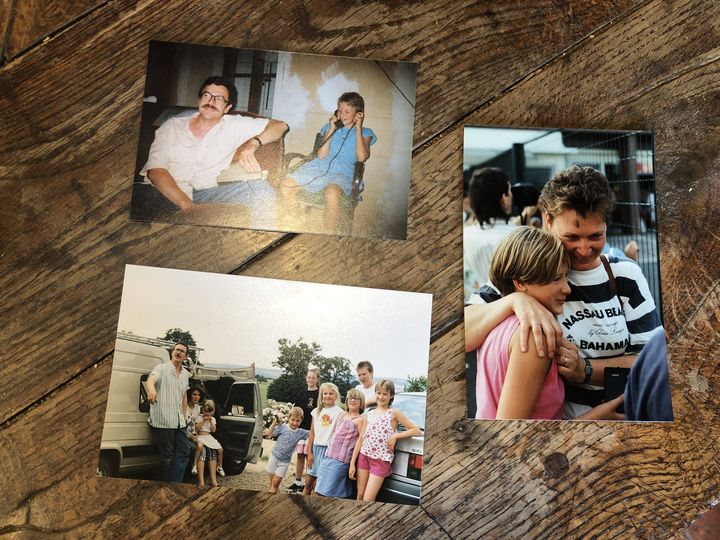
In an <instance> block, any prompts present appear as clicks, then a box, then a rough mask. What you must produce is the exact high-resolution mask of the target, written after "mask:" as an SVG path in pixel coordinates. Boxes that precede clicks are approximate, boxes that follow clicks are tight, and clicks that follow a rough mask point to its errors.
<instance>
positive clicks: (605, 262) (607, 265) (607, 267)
mask: <svg viewBox="0 0 720 540" xmlns="http://www.w3.org/2000/svg"><path fill="white" fill-rule="evenodd" d="M600 260H601V261H602V263H603V266H604V267H605V272H607V275H608V277H609V278H610V288H612V290H613V292H614V293H615V296H617V299H618V300H619V301H620V309H622V310H623V311H624V310H625V307H624V306H623V301H622V298H620V291H619V290H618V286H617V281H615V274H613V271H612V268H611V267H610V263H609V262H608V260H607V259H606V258H605V257H604V256H602V255H600Z"/></svg>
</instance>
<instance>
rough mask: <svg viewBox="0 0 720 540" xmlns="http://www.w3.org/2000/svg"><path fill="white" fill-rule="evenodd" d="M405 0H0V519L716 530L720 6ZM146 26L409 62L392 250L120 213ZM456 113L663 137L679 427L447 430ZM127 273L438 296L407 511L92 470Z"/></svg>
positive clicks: (158, 529) (162, 35)
mask: <svg viewBox="0 0 720 540" xmlns="http://www.w3.org/2000/svg"><path fill="white" fill-rule="evenodd" d="M405 4H406V3H403V2H395V1H391V0H387V1H384V2H383V1H371V2H340V1H337V0H326V1H322V2H321V1H317V0H311V1H308V2H297V1H287V0H285V1H282V0H273V1H248V2H228V1H223V2H220V1H204V2H183V1H179V0H168V1H164V2H147V1H145V2H139V1H136V2H133V1H127V0H117V1H109V0H105V1H92V0H83V1H75V2H64V1H61V0H43V1H41V0H0V39H1V41H0V61H1V65H0V110H2V115H0V212H1V217H0V227H1V229H0V299H1V301H0V343H1V344H2V346H1V347H0V421H2V430H1V431H0V470H2V475H3V479H2V498H1V499H0V533H5V534H9V535H10V537H26V536H40V535H44V534H48V533H56V534H61V535H65V536H68V537H77V536H108V537H113V536H116V537H138V536H144V535H149V536H151V537H160V536H168V535H173V534H174V533H179V534H184V535H188V534H191V535H192V536H193V537H198V538H203V537H207V536H208V535H210V537H223V536H226V535H227V536H241V535H242V536H244V537H247V538H260V537H263V538H316V537H324V538H375V537H377V538H393V539H394V538H418V539H419V538H433V539H435V538H560V537H570V538H579V537H596V536H597V537H599V538H631V537H632V538H672V537H674V536H675V535H678V536H679V537H680V536H685V537H694V538H701V537H703V538H711V537H714V538H717V536H714V535H717V534H719V533H718V520H717V519H716V514H715V512H716V511H718V510H720V508H714V507H713V505H714V503H716V502H717V497H718V496H720V465H719V461H718V459H717V456H718V448H720V395H719V392H718V389H719V388H720V369H718V353H717V350H718V347H719V346H720V338H719V335H720V334H718V330H719V329H720V288H719V286H718V284H719V283H720V265H718V258H719V257H720V235H719V234H718V232H717V231H718V227H717V224H718V223H719V222H720V202H719V198H718V193H720V190H719V189H718V188H719V185H718V184H719V183H720V114H718V111H720V84H719V83H720V73H719V72H720V62H719V61H718V60H719V59H720V4H718V3H717V2H715V1H714V0H697V1H687V0H652V1H648V0H644V1H631V0H607V1H594V0H592V1H591V0H584V1H580V0H575V1H573V0H565V1H550V0H535V1H529V0H527V1H520V2H494V1H489V0H488V1H485V2H479V3H478V2H460V1H457V2H456V1H445V2H441V1H436V2H413V3H409V2H408V3H407V5H405ZM151 39H158V40H164V41H176V42H193V43H202V44H208V45H223V46H230V47H236V46H239V47H245V48H259V49H276V50H288V51H294V52H308V53H321V54H341V55H347V56H357V57H370V58H377V59H383V60H400V61H412V62H417V63H418V64H419V69H418V87H417V109H416V118H415V136H414V144H415V146H414V152H413V160H412V187H411V197H410V207H409V212H410V216H409V226H408V240H407V241H383V240H364V239H349V238H335V237H327V236H319V235H293V234H278V233H264V232H249V231H242V230H232V229H222V228H209V227H194V226H186V225H174V226H173V225H166V224H149V223H134V222H130V221H129V218H128V209H129V201H130V191H131V182H132V175H133V166H134V159H135V151H136V148H135V146H136V141H137V133H138V129H139V123H140V112H141V100H140V97H141V96H142V92H143V85H144V76H145V61H146V54H147V44H148V41H149V40H151ZM465 123H476V124H486V125H522V126H537V127H578V128H580V127H582V128H603V129H611V128H612V129H642V130H652V131H654V132H655V143H656V147H655V150H656V154H655V171H656V176H657V190H658V210H657V215H658V222H659V231H660V232H659V242H660V253H661V261H660V266H661V279H662V289H663V306H664V309H665V311H664V317H665V325H666V328H667V331H668V333H669V335H670V345H669V352H670V356H671V357H670V374H671V384H672V389H673V402H674V408H675V415H676V421H675V422H674V423H672V424H664V425H661V424H654V425H628V424H623V425H618V424H611V425H608V424H602V423H592V422H591V423H529V422H502V423H475V422H468V421H464V420H463V415H464V411H465V399H464V395H465V380H464V354H463V339H462V336H463V323H462V311H463V310H462V297H463V292H462V291H463V287H462V257H461V255H462V253H461V252H462V231H461V224H460V198H461V189H462V188H461V185H462V179H461V178H462V140H463V137H462V135H463V125H464V124H465ZM126 263H133V264H143V265H151V266H161V267H168V268H186V269H191V270H203V271H210V272H221V273H234V274H243V275H253V276H265V277H273V278H283V279H297V280H307V281H320V282H326V283H339V284H347V285H362V286H369V287H378V288H388V289H397V290H407V291H421V292H428V293H432V294H433V295H434V304H433V305H434V309H433V319H432V325H433V327H432V330H433V338H432V346H431V359H430V373H429V384H430V390H429V395H428V415H427V439H426V449H425V452H426V455H425V468H424V478H423V480H424V481H423V499H422V504H421V505H420V507H409V506H407V507H406V506H395V505H385V504H367V503H356V502H353V501H340V500H331V501H328V500H318V499H316V498H312V499H310V498H304V497H297V496H287V495H278V496H271V495H269V494H267V493H256V492H245V491H240V490H230V489H224V488H219V489H213V490H207V491H204V492H203V493H202V496H200V497H198V490H197V487H196V486H190V485H164V484H160V483H154V482H145V481H137V480H124V479H98V478H95V476H94V475H95V467H96V461H97V456H98V449H99V444H100V436H101V431H102V423H103V415H104V411H105V403H106V396H107V389H108V383H109V377H110V370H111V361H112V353H113V344H114V336H115V331H116V324H117V317H118V309H119V302H120V294H121V284H122V276H123V271H124V265H125V264H126ZM701 516H702V517H701ZM697 518H700V521H698V522H697V523H695V524H694V525H692V526H691V523H692V522H693V521H694V520H696V519H697ZM713 518H715V521H714V523H715V527H716V528H715V529H712V530H710V529H708V528H707V526H706V527H705V528H704V529H703V526H702V524H703V521H702V520H704V523H705V524H706V525H707V523H708V522H710V521H712V519H713ZM191 531H192V532H191ZM708 531H710V532H709V533H708ZM713 531H714V532H713ZM707 534H710V536H707ZM701 535H705V536H701Z"/></svg>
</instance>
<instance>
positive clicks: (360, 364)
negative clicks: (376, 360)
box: [355, 360, 375, 374]
mask: <svg viewBox="0 0 720 540" xmlns="http://www.w3.org/2000/svg"><path fill="white" fill-rule="evenodd" d="M362 368H365V369H367V370H368V373H370V374H372V373H373V372H374V371H375V370H374V369H373V365H372V364H371V363H370V362H369V361H368V360H362V361H360V362H358V365H357V367H356V368H355V371H360V370H361V369H362Z"/></svg>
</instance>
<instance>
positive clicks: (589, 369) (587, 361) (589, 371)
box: [583, 358, 593, 384]
mask: <svg viewBox="0 0 720 540" xmlns="http://www.w3.org/2000/svg"><path fill="white" fill-rule="evenodd" d="M583 360H585V380H584V381H583V384H587V383H589V382H590V377H592V374H593V367H592V364H591V363H590V359H589V358H583Z"/></svg>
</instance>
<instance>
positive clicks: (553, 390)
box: [475, 315, 565, 420]
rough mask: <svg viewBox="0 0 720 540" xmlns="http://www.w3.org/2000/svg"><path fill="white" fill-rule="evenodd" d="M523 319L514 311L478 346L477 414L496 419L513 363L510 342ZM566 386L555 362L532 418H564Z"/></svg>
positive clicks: (547, 376) (546, 378)
mask: <svg viewBox="0 0 720 540" xmlns="http://www.w3.org/2000/svg"><path fill="white" fill-rule="evenodd" d="M519 324H520V321H518V318H517V317H516V316H515V315H510V317H508V318H507V319H505V320H504V321H503V322H501V323H500V324H498V325H497V326H496V327H495V328H493V330H492V332H490V334H488V337H487V338H486V339H485V342H484V343H483V344H482V345H481V346H480V348H479V349H478V350H477V379H476V383H475V392H476V394H475V395H476V399H477V412H476V414H475V418H481V419H491V420H494V419H495V417H496V416H497V408H498V403H499V402H500V393H501V392H502V387H503V383H504V382H505V376H506V374H507V368H508V365H509V363H510V355H509V354H508V345H509V344H510V338H512V335H513V333H515V330H516V329H517V327H518V325H519ZM564 400H565V386H564V385H563V381H562V379H561V378H560V376H559V375H558V370H557V366H556V365H555V364H554V363H553V364H552V365H551V366H550V369H549V370H548V372H547V375H546V376H545V381H544V382H543V385H542V389H541V390H540V395H539V396H538V399H537V401H536V402H535V407H534V408H533V411H532V414H531V415H530V418H533V419H540V420H550V419H556V420H560V419H562V405H563V401H564Z"/></svg>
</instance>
